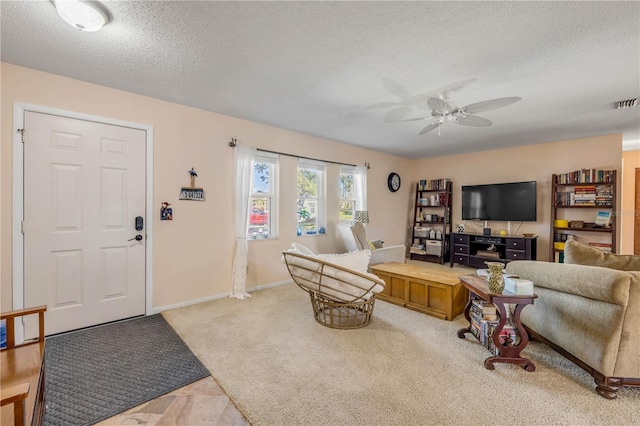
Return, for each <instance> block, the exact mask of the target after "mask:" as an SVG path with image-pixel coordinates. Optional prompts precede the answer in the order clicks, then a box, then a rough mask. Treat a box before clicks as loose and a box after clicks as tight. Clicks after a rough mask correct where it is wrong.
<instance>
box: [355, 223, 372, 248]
mask: <svg viewBox="0 0 640 426" xmlns="http://www.w3.org/2000/svg"><path fill="white" fill-rule="evenodd" d="M351 232H353V237H354V238H355V239H356V245H357V246H358V250H368V249H369V243H368V242H367V234H366V231H365V229H364V225H363V224H362V223H361V222H355V223H354V224H353V226H352V227H351Z"/></svg>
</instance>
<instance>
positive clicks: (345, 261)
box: [318, 250, 371, 272]
mask: <svg viewBox="0 0 640 426" xmlns="http://www.w3.org/2000/svg"><path fill="white" fill-rule="evenodd" d="M370 258H371V251H369V250H360V251H354V252H351V253H345V254H319V255H318V259H322V260H324V261H325V262H329V263H333V264H334V265H338V266H342V267H343V268H347V269H352V270H354V271H357V272H367V268H368V267H369V259H370Z"/></svg>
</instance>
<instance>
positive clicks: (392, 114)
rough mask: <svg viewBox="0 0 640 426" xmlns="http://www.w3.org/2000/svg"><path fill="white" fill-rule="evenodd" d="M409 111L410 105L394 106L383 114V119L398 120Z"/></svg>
mask: <svg viewBox="0 0 640 426" xmlns="http://www.w3.org/2000/svg"><path fill="white" fill-rule="evenodd" d="M410 112H411V107H409V106H401V107H400V108H394V109H392V110H390V111H389V112H387V113H386V114H385V115H384V121H398V120H400V119H401V118H403V117H405V116H406V115H407V114H409V113H410Z"/></svg>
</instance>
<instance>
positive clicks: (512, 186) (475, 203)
mask: <svg viewBox="0 0 640 426" xmlns="http://www.w3.org/2000/svg"><path fill="white" fill-rule="evenodd" d="M462 219H463V220H497V221H506V222H508V221H514V222H535V221H536V181H529V182H511V183H496V184H489V185H467V186H463V187H462Z"/></svg>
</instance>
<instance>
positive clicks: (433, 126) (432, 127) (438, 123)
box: [418, 120, 442, 135]
mask: <svg viewBox="0 0 640 426" xmlns="http://www.w3.org/2000/svg"><path fill="white" fill-rule="evenodd" d="M441 124H442V120H438V121H436V122H435V123H431V124H429V125H428V126H427V127H425V128H424V129H422V130H420V133H418V135H424V134H425V133H428V132H430V131H432V130H433V129H437V128H438V127H440V125H441Z"/></svg>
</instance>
